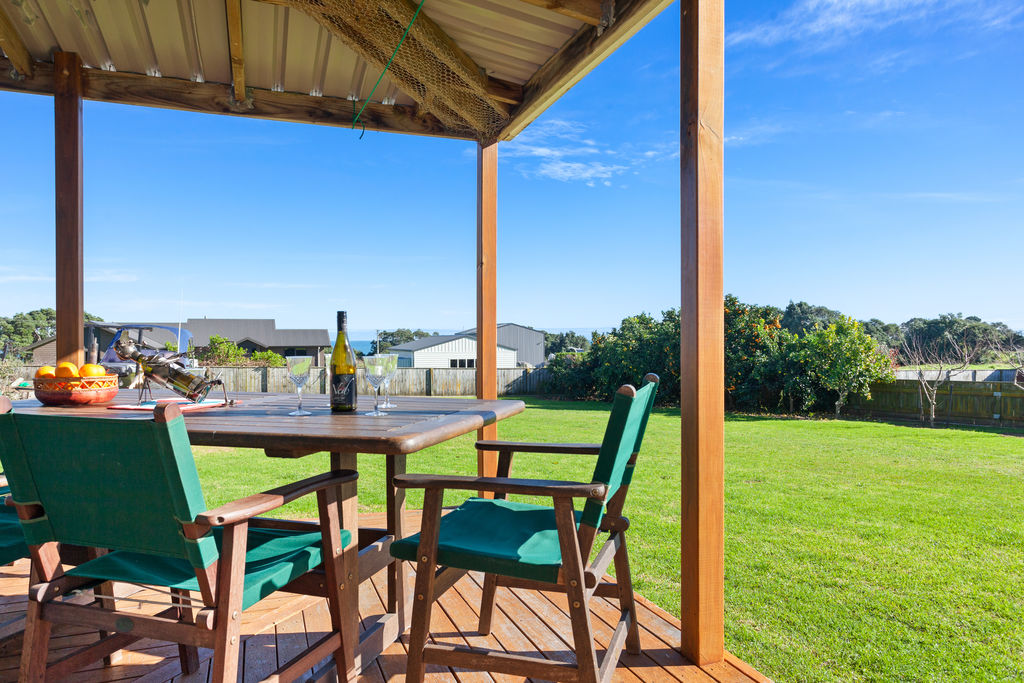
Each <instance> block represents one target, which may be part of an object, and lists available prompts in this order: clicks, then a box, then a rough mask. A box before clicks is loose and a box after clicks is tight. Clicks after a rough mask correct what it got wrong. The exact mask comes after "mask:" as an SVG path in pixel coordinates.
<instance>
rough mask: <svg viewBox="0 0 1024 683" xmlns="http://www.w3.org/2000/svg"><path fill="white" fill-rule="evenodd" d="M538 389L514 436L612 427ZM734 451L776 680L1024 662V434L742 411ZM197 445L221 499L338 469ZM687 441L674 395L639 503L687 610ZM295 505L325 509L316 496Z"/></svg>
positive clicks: (739, 536)
mask: <svg viewBox="0 0 1024 683" xmlns="http://www.w3.org/2000/svg"><path fill="white" fill-rule="evenodd" d="M526 401H527V405H528V409H527V411H526V412H525V413H524V414H522V415H520V416H517V417H515V418H512V419H510V420H507V421H504V422H502V423H501V424H500V426H499V435H500V437H501V438H503V439H513V440H537V441H543V440H549V441H599V440H600V437H601V434H602V430H603V427H604V422H605V419H606V412H605V407H604V406H601V405H599V404H586V403H569V402H553V401H543V400H538V399H533V398H528V399H526ZM472 443H473V438H472V437H471V436H466V437H463V438H461V439H457V440H454V441H451V442H448V443H446V444H444V445H442V446H438V447H435V448H432V449H430V450H428V451H424V452H423V453H421V454H419V455H416V456H411V457H410V459H409V470H410V471H424V472H425V471H438V472H449V473H458V474H471V473H475V468H476V464H475V463H476V461H475V454H474V452H473V451H472ZM726 449H727V450H726V469H725V476H726V482H725V493H726V539H725V544H726V546H725V553H726V565H725V568H726V584H725V598H726V647H727V648H729V649H730V650H731V651H732V652H734V653H735V654H736V655H738V656H739V657H741V658H742V659H744V660H746V661H748V662H750V663H751V664H753V665H754V666H755V667H756V668H758V669H759V670H760V671H762V672H763V673H764V674H766V675H768V676H770V677H772V678H774V679H775V680H776V681H850V680H877V681H891V680H948V681H962V680H1021V679H1022V678H1024V598H1022V593H1024V591H1022V585H1024V521H1022V520H1024V439H1022V438H1020V437H1019V436H1001V435H999V434H995V433H992V432H985V431H972V430H934V431H933V430H927V429H921V428H916V427H904V426H893V425H888V424H878V423H867V422H847V421H819V420H813V421H812V420H783V419H762V418H751V417H744V416H731V417H730V418H729V419H728V421H727V423H726ZM196 453H197V462H198V464H199V471H200V475H201V477H202V479H203V484H204V487H205V489H206V491H207V496H208V498H209V500H208V503H209V504H210V505H215V504H218V503H220V502H224V501H226V500H229V499H231V498H234V497H238V496H242V495H246V494H248V493H252V492H255V491H258V490H261V489H264V488H269V487H270V486H273V485H275V484H276V483H279V482H282V481H285V480H289V479H296V478H299V477H302V476H306V475H308V474H312V473H315V472H321V471H323V470H324V469H325V467H326V456H325V455H322V454H321V455H317V456H311V457H309V458H305V459H302V460H297V461H275V460H270V459H268V458H265V457H263V456H262V455H261V454H259V453H258V452H254V451H242V450H228V449H212V448H196ZM678 454H679V415H678V411H658V412H657V413H656V414H655V415H654V416H652V418H651V421H650V426H649V428H648V434H647V438H646V440H645V443H644V448H643V451H642V453H641V461H640V465H639V466H638V468H637V475H636V477H635V478H634V486H633V488H632V490H631V498H630V501H629V502H628V503H627V513H628V514H629V516H630V518H631V520H632V526H631V528H630V533H631V537H630V540H631V550H630V554H631V559H632V563H633V572H634V577H635V583H636V587H637V590H638V591H640V592H641V593H643V594H644V595H645V596H647V597H648V598H650V599H652V600H653V601H655V602H657V603H658V604H660V605H662V606H663V607H665V608H666V609H667V610H669V611H671V612H673V613H675V614H678V612H679V591H678V573H679V557H678V556H679V526H678V521H677V520H678V515H679V455H678ZM592 467H593V464H592V460H591V459H590V458H589V457H585V456H567V457H550V456H544V455H523V456H520V457H519V459H518V460H517V462H516V464H515V465H514V468H513V472H514V474H516V475H517V476H529V477H545V478H564V479H587V477H588V476H589V475H590V473H591V471H592ZM383 476H384V467H383V461H382V460H380V461H376V462H375V460H374V458H373V456H364V457H363V459H362V460H361V461H360V487H359V495H360V505H361V507H362V508H363V509H365V510H373V511H379V510H381V509H382V506H383ZM457 495H458V494H453V497H452V498H450V499H449V500H448V501H446V502H448V503H454V502H457V498H456V497H454V496H457ZM412 505H413V506H417V505H418V500H413V501H412ZM287 512H288V514H290V515H293V516H306V517H309V516H313V515H314V514H315V513H314V510H313V506H312V502H311V501H310V502H308V503H306V504H304V505H302V506H293V507H291V508H290V509H289V510H288V511H287Z"/></svg>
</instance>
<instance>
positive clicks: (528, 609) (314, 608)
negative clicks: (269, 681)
mask: <svg viewBox="0 0 1024 683" xmlns="http://www.w3.org/2000/svg"><path fill="white" fill-rule="evenodd" d="M374 517H375V516H374V515H363V516H362V518H361V521H362V522H364V523H367V524H374V523H376V522H377V520H375V519H374ZM418 522H419V519H418V513H416V514H415V516H413V515H410V518H409V523H410V524H412V525H414V526H415V525H418ZM27 581H28V561H27V560H22V561H20V562H17V563H15V564H14V565H12V566H9V567H2V568H0V622H6V621H9V620H11V619H14V618H16V617H18V616H20V615H21V614H23V613H24V606H25V590H26V585H27ZM481 585H482V577H481V576H479V575H472V574H470V575H468V576H466V577H464V578H463V579H462V580H461V581H459V582H458V583H457V584H456V585H455V587H454V588H453V589H451V590H449V591H448V592H447V593H445V594H444V596H442V598H441V599H440V600H439V601H438V607H440V609H437V608H435V609H434V610H433V616H432V623H431V634H432V637H433V638H434V641H435V642H439V643H449V644H461V645H470V646H479V647H487V648H492V649H503V650H505V651H507V652H513V653H518V654H526V655H536V656H538V657H544V658H547V659H550V660H559V661H572V657H573V655H572V651H571V649H570V647H569V643H570V642H571V638H572V636H571V634H572V629H571V627H570V625H569V616H568V611H567V606H566V604H565V596H564V595H560V594H558V593H549V592H541V591H529V590H521V589H510V588H501V589H499V590H498V597H497V608H498V610H499V611H498V613H497V614H495V617H494V622H493V628H492V633H491V635H489V636H486V637H483V636H480V635H479V634H478V633H477V631H476V627H477V614H478V610H479V607H480V596H481ZM386 590H387V586H386V574H385V572H381V573H380V574H378V575H377V576H376V577H375V578H374V580H373V581H372V582H370V581H368V582H364V583H363V585H362V586H361V587H360V596H359V598H360V601H359V604H360V616H361V617H362V618H363V620H364V623H365V621H366V620H367V619H369V618H371V617H372V616H374V615H377V614H382V613H383V612H384V603H383V602H382V599H383V597H384V596H385V594H386V593H385V591H386ZM134 597H137V598H140V599H152V600H161V598H162V596H160V595H158V594H156V593H151V594H149V595H147V592H145V591H143V592H142V593H138V594H136V595H135V596H134ZM637 601H638V604H637V609H638V616H639V621H640V638H641V644H642V646H643V648H644V651H643V654H641V655H638V656H633V655H630V654H628V653H626V652H623V654H622V658H621V660H620V662H619V668H618V670H617V672H616V676H615V680H617V681H633V682H637V683H639V682H644V683H646V682H648V681H686V682H688V683H690V682H692V683H700V682H706V683H713V682H717V683H749V682H750V681H767V680H768V679H766V678H764V677H763V676H761V675H760V674H758V673H757V672H756V671H754V670H753V669H752V668H751V667H749V666H748V665H746V664H745V663H743V662H741V661H739V660H737V659H736V658H735V657H732V656H731V655H730V656H728V657H727V658H726V661H725V662H722V663H720V664H717V665H713V666H708V667H703V668H701V667H697V666H695V665H693V664H691V663H690V662H688V661H687V660H685V659H683V657H682V656H681V655H680V654H679V652H678V650H676V649H675V645H674V644H675V643H678V641H679V621H678V620H677V619H675V618H674V617H672V616H671V615H669V614H668V613H666V612H665V611H664V610H662V609H660V608H658V607H656V606H654V605H652V604H650V603H649V602H648V601H646V600H644V599H643V598H642V597H640V596H637ZM592 605H593V611H594V614H595V620H594V624H593V628H594V632H595V636H596V638H597V640H598V646H599V647H604V646H606V645H607V642H608V638H609V637H610V636H611V633H612V628H613V625H614V624H615V622H616V621H617V619H618V607H617V605H616V604H615V603H614V602H612V601H609V600H607V599H604V598H594V599H593V603H592ZM131 606H132V603H130V602H128V601H121V602H120V603H119V607H120V608H122V609H123V608H129V609H130V608H131ZM282 606H285V609H284V610H283V612H280V613H277V614H271V612H273V611H275V610H276V609H277V608H280V607H282ZM135 607H136V608H137V609H139V610H141V611H146V612H155V611H157V610H158V609H159V608H158V607H157V606H155V605H148V604H137V605H135ZM275 617H276V618H275ZM329 626H330V618H329V616H328V613H327V606H326V602H325V601H324V600H322V599H317V598H309V597H302V596H294V595H287V594H277V595H274V596H271V597H270V598H267V599H265V600H263V601H261V602H260V603H259V604H257V605H256V606H254V607H252V608H250V609H249V610H248V611H247V612H246V614H245V617H244V619H243V633H245V634H246V639H245V647H244V658H243V676H244V680H245V681H257V680H260V679H261V678H263V677H264V676H267V675H269V674H270V673H272V672H273V671H274V669H276V668H277V666H278V663H279V661H280V662H281V663H283V662H285V661H287V660H288V659H289V658H290V657H292V656H293V655H294V653H295V652H296V651H298V650H301V649H303V648H305V647H306V644H307V642H313V641H314V640H315V639H317V638H319V637H320V636H321V635H323V634H324V633H325V632H326V631H327V630H328V629H329ZM95 639H96V634H95V632H90V631H88V630H86V629H79V628H70V627H64V628H58V629H56V630H55V632H54V637H53V639H52V641H51V651H50V657H51V659H57V658H60V657H62V656H64V655H65V654H67V653H68V652H69V651H70V650H71V649H73V648H75V647H78V646H81V645H82V644H84V643H89V642H92V641H93V640H95ZM21 641H22V639H21V636H20V635H16V636H13V637H11V638H9V639H7V640H5V641H3V642H0V682H5V681H16V680H17V678H18V663H19V658H20V654H21V645H22V642H21ZM405 652H406V651H405V646H404V643H403V642H396V643H394V644H392V645H391V647H389V648H388V649H387V650H386V651H385V652H384V654H383V655H381V656H380V657H378V658H377V660H376V661H375V662H374V663H373V664H371V665H369V666H368V667H366V669H364V671H363V672H362V675H361V676H360V678H359V680H361V681H367V682H370V681H372V682H381V681H393V680H404V678H405ZM177 653H178V649H177V646H176V645H174V644H168V643H161V642H156V641H151V640H142V641H138V642H137V643H135V644H134V645H133V646H132V647H131V648H130V649H129V650H126V651H124V652H123V653H122V655H121V661H120V662H118V663H117V664H115V665H112V666H103V665H102V664H101V663H96V664H95V665H93V666H92V667H90V668H89V669H87V670H85V671H81V672H79V673H78V674H77V675H76V676H74V677H72V678H69V679H66V680H70V681H80V682H83V683H84V682H92V681H122V680H136V681H146V682H152V683H162V682H166V681H206V680H207V675H208V671H209V664H210V654H211V651H210V650H200V656H201V659H202V666H201V668H200V671H199V673H198V674H197V675H194V676H190V677H184V676H182V675H181V669H180V668H179V666H178V659H177ZM601 654H603V653H599V655H598V656H600V655H601ZM279 655H280V656H279ZM318 674H319V672H317V671H311V672H308V673H307V680H334V677H333V672H331V673H330V674H328V675H318ZM427 679H428V680H430V681H437V682H448V681H459V682H462V681H472V682H477V681H481V682H483V681H491V680H500V681H510V680H513V677H510V676H503V675H500V674H496V675H494V677H493V678H492V676H490V675H489V674H483V673H478V672H468V671H463V670H461V669H449V668H438V667H434V668H431V667H428V668H427ZM519 680H522V679H519Z"/></svg>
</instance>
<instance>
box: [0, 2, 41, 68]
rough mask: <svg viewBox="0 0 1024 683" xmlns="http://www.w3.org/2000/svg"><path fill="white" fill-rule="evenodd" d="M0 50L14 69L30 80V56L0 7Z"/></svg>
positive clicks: (12, 24)
mask: <svg viewBox="0 0 1024 683" xmlns="http://www.w3.org/2000/svg"><path fill="white" fill-rule="evenodd" d="M0 49H2V50H3V51H4V54H6V55H7V58H8V59H9V60H10V62H11V64H12V65H13V66H14V69H15V70H16V71H17V72H18V73H19V74H21V75H22V76H24V77H25V78H32V73H33V72H32V55H30V54H29V52H28V48H26V47H25V43H24V41H22V39H21V36H19V35H18V32H17V31H16V30H15V28H14V23H13V22H12V21H11V20H10V18H9V17H8V16H7V14H6V13H5V12H4V10H3V7H2V6H0Z"/></svg>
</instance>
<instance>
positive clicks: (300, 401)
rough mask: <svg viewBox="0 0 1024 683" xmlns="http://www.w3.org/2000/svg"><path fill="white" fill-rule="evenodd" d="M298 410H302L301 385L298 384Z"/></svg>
mask: <svg viewBox="0 0 1024 683" xmlns="http://www.w3.org/2000/svg"><path fill="white" fill-rule="evenodd" d="M299 412H302V385H301V384H300V385H299Z"/></svg>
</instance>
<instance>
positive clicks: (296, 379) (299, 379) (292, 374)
mask: <svg viewBox="0 0 1024 683" xmlns="http://www.w3.org/2000/svg"><path fill="white" fill-rule="evenodd" d="M285 362H286V363H287V365H288V379H290V380H291V381H292V382H293V383H294V384H295V387H296V391H297V393H298V396H299V407H298V408H297V409H296V410H293V411H292V412H290V413H288V414H289V415H293V416H295V417H301V416H303V415H312V414H313V413H311V412H309V411H308V410H303V409H302V386H303V385H304V384H305V383H306V382H307V381H308V380H309V368H310V366H311V365H313V357H312V356H287V357H286V358H285Z"/></svg>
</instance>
